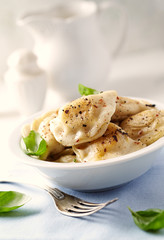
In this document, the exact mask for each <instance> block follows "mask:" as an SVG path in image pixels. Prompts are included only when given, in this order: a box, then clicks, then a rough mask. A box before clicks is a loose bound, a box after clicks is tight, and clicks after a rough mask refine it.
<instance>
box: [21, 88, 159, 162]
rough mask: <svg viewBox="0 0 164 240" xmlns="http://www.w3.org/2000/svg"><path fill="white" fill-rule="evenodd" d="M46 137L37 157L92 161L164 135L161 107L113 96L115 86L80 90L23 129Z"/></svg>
mask: <svg viewBox="0 0 164 240" xmlns="http://www.w3.org/2000/svg"><path fill="white" fill-rule="evenodd" d="M31 130H34V131H36V132H37V133H39V135H40V136H41V138H42V139H44V140H45V142H46V151H45V152H44V153H43V154H42V155H40V156H39V157H38V158H39V159H42V160H47V161H53V162H60V163H71V162H78V163H84V162H94V161H99V160H106V159H111V158H115V157H118V156H122V155H125V154H128V153H131V152H134V151H137V150H140V149H142V148H144V147H146V146H148V145H150V144H152V143H153V142H155V141H156V140H158V139H159V138H161V137H163V136H164V110H158V109H157V108H156V106H155V105H154V104H150V103H149V102H146V101H142V100H137V99H131V98H127V97H121V96H118V94H117V92H116V91H114V90H111V91H105V92H101V93H97V94H93V95H88V96H82V97H80V98H78V99H76V100H74V101H72V102H70V103H67V104H65V105H64V106H62V107H60V108H59V109H57V110H53V111H49V112H47V113H45V114H44V115H41V116H40V117H38V118H36V119H34V120H33V122H32V123H31V124H27V125H25V126H24V127H23V129H22V137H24V138H25V137H27V136H28V135H29V133H30V131H31Z"/></svg>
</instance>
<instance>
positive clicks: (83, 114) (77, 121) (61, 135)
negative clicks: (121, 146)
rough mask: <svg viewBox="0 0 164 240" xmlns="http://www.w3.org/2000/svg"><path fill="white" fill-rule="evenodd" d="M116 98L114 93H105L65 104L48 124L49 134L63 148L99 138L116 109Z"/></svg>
mask: <svg viewBox="0 0 164 240" xmlns="http://www.w3.org/2000/svg"><path fill="white" fill-rule="evenodd" d="M116 97H117V93H116V91H106V92H103V93H99V94H95V95H89V96H83V97H81V98H78V99H76V100H75V101H73V102H71V103H68V104H66V105H65V106H63V107H61V108H60V109H59V112H58V116H57V117H56V118H54V119H53V120H52V121H51V122H50V130H51V132H52V133H53V135H54V137H55V138H56V140H57V141H58V142H60V143H61V144H62V145H64V146H73V145H77V144H80V143H84V142H88V141H93V140H94V139H97V138H99V137H100V136H102V135H103V134H104V133H105V131H106V130H107V128H108V124H109V123H110V120H111V117H112V115H113V113H114V111H115V108H116Z"/></svg>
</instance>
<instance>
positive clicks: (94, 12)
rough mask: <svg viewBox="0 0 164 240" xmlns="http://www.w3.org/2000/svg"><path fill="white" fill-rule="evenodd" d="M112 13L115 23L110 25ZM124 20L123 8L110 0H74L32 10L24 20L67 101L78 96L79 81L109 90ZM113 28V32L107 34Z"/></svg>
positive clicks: (52, 80)
mask: <svg viewBox="0 0 164 240" xmlns="http://www.w3.org/2000/svg"><path fill="white" fill-rule="evenodd" d="M115 13H116V14H115ZM112 15H113V16H112ZM112 17H113V19H114V18H115V19H114V22H115V23H116V25H115V26H111V22H110V21H111V19H110V18H112ZM125 19H126V18H125V14H124V11H123V10H122V8H121V7H120V6H119V5H115V4H113V3H111V2H109V1H107V2H103V3H101V4H96V3H95V2H91V1H81V0H79V1H77V0H75V1H66V2H65V3H60V4H59V5H56V6H55V7H54V8H51V9H50V10H47V11H45V10H44V11H39V12H32V13H27V14H25V15H24V16H22V17H21V18H20V19H19V24H21V25H25V26H27V27H28V29H29V30H30V32H31V33H32V35H33V36H34V39H35V46H34V52H35V54H36V55H37V57H38V61H39V62H38V63H39V65H40V67H41V68H42V69H44V70H45V71H46V72H47V73H48V76H49V83H50V85H51V87H52V88H53V89H54V90H55V91H56V92H57V94H58V95H60V97H61V99H62V100H63V101H68V100H73V99H74V98H76V97H78V96H79V93H78V84H79V83H81V84H83V85H86V86H88V87H91V88H95V89H97V90H105V89H106V87H107V79H108V75H109V69H110V65H111V59H112V57H113V53H115V52H116V51H117V50H118V49H119V48H120V44H121V43H122V42H123V37H124V33H125V29H126V24H125ZM110 28H111V29H112V28H113V29H112V36H110V34H108V30H110ZM109 33H110V31H109ZM113 37H115V39H114V38H113ZM110 38H111V39H112V38H113V39H114V40H113V42H110ZM112 48H113V49H112ZM111 49H112V50H111ZM109 88H110V86H108V89H109Z"/></svg>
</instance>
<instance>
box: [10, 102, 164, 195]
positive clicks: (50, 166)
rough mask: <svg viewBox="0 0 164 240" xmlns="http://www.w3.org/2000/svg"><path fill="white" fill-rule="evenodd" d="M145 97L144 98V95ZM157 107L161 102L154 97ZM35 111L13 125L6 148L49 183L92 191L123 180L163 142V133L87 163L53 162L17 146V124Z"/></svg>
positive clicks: (141, 168)
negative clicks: (120, 153)
mask: <svg viewBox="0 0 164 240" xmlns="http://www.w3.org/2000/svg"><path fill="white" fill-rule="evenodd" d="M146 100H147V99H146ZM148 101H149V102H152V103H155V104H156V105H157V107H158V108H159V109H164V105H163V104H161V103H157V102H155V101H150V100H148ZM39 115H40V113H37V114H35V115H33V116H31V117H29V118H28V119H27V120H26V121H24V122H23V123H22V124H21V125H19V126H17V128H16V129H15V130H14V132H13V133H12V135H11V138H10V148H11V150H12V152H13V153H14V154H15V156H16V157H17V158H18V159H20V161H21V162H23V163H25V164H27V165H30V166H33V167H35V168H36V169H37V170H38V171H39V172H40V174H41V175H43V176H44V177H45V178H46V179H48V181H49V182H50V183H51V184H53V183H54V184H55V185H59V186H62V187H65V188H70V189H74V190H80V191H84V190H85V191H96V190H103V189H108V188H113V187H116V186H120V185H122V184H125V183H127V182H129V181H131V180H133V179H135V178H137V177H139V176H141V175H142V174H143V173H145V172H146V171H147V170H148V169H150V168H151V166H152V164H153V162H154V161H155V160H156V159H157V158H158V156H159V153H160V150H161V149H162V147H163V146H164V137H162V138H160V139H159V140H158V141H156V142H155V143H153V144H151V145H150V146H148V147H146V148H143V149H141V150H139V151H136V152H133V153H130V154H127V155H124V156H121V157H116V158H113V159H107V160H102V161H96V162H90V163H54V162H48V161H43V160H38V159H34V158H32V157H29V156H27V155H26V154H25V153H24V152H23V151H22V150H21V148H20V137H21V133H20V131H21V128H22V126H23V125H24V124H26V123H31V122H32V120H33V119H34V118H35V117H36V116H39Z"/></svg>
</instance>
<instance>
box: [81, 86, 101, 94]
mask: <svg viewBox="0 0 164 240" xmlns="http://www.w3.org/2000/svg"><path fill="white" fill-rule="evenodd" d="M78 90H79V93H80V94H81V96H83V95H85V96H88V95H92V94H98V93H100V92H98V91H97V90H95V89H92V88H88V87H86V86H84V85H82V84H79V86H78Z"/></svg>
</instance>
